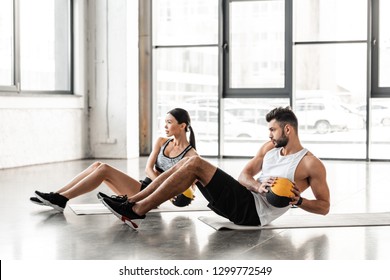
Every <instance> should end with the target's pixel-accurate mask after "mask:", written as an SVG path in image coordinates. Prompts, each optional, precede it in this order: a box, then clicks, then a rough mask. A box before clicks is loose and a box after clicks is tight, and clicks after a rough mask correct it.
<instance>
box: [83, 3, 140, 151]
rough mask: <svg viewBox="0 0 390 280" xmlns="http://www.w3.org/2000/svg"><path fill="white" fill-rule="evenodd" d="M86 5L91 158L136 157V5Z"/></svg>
mask: <svg viewBox="0 0 390 280" xmlns="http://www.w3.org/2000/svg"><path fill="white" fill-rule="evenodd" d="M89 4H90V6H89V23H90V26H89V31H90V40H91V45H93V46H94V48H91V49H90V51H89V58H90V61H94V63H90V64H89V67H90V71H89V72H90V79H89V88H90V98H89V106H90V131H91V135H90V137H91V151H92V155H93V156H94V157H96V158H127V157H134V156H138V150H139V148H138V130H139V129H138V111H139V110H138V0H131V1H126V0H109V1H107V0H96V1H90V2H89ZM128 136H129V137H128Z"/></svg>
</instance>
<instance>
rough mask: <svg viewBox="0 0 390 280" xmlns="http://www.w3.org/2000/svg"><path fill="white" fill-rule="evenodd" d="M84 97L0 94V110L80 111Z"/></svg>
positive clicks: (43, 94)
mask: <svg viewBox="0 0 390 280" xmlns="http://www.w3.org/2000/svg"><path fill="white" fill-rule="evenodd" d="M83 97H84V96H82V95H70V94H67V95H65V94H45V93H42V94H40V93H26V94H17V95H15V94H7V93H2V94H0V109H82V108H84V98H83Z"/></svg>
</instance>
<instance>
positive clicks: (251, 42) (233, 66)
mask: <svg viewBox="0 0 390 280" xmlns="http://www.w3.org/2000/svg"><path fill="white" fill-rule="evenodd" d="M224 3H225V5H224V11H225V12H224V14H225V18H224V38H223V40H224V42H223V54H224V56H223V60H224V67H223V69H224V88H223V95H224V96H225V97H238V98H241V97H255V96H258V95H263V96H264V97H267V96H269V97H278V96H279V97H289V96H290V93H291V79H290V77H291V76H290V75H289V74H290V73H291V59H292V58H291V20H290V18H291V16H290V15H291V7H290V1H284V0H259V1H242V0H231V1H224Z"/></svg>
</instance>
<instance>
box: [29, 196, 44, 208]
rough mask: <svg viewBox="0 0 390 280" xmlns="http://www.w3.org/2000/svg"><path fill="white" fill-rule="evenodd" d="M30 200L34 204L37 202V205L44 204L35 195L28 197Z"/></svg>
mask: <svg viewBox="0 0 390 280" xmlns="http://www.w3.org/2000/svg"><path fill="white" fill-rule="evenodd" d="M30 201H31V202H32V203H35V204H38V205H43V206H45V205H46V204H45V203H43V202H42V201H40V200H39V198H38V197H36V196H32V197H30Z"/></svg>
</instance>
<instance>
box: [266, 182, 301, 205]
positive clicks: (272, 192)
mask: <svg viewBox="0 0 390 280" xmlns="http://www.w3.org/2000/svg"><path fill="white" fill-rule="evenodd" d="M292 188H293V183H292V182H291V181H290V180H289V179H287V178H282V177H278V178H276V179H275V182H274V183H273V184H272V186H271V187H268V188H267V189H268V192H267V193H266V195H265V196H266V198H267V201H268V202H269V203H270V204H271V205H272V206H275V207H278V208H282V207H286V206H288V205H289V204H290V202H291V196H294V193H293V192H292V191H291V189H292Z"/></svg>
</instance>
